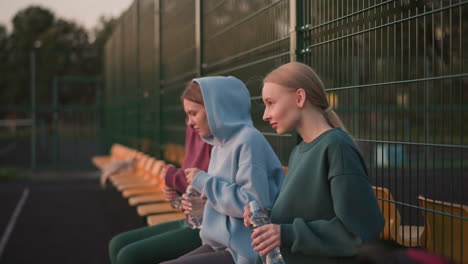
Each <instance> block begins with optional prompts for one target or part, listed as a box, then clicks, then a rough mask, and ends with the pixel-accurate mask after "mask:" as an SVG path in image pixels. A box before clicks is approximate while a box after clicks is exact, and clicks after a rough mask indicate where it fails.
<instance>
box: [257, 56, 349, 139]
mask: <svg viewBox="0 0 468 264" xmlns="http://www.w3.org/2000/svg"><path fill="white" fill-rule="evenodd" d="M263 83H275V84H279V85H282V86H285V87H287V88H288V89H290V90H294V91H296V90H297V89H300V88H302V89H304V90H305V92H306V96H307V100H308V101H309V102H310V103H311V104H312V105H313V106H315V107H317V108H318V109H319V110H321V112H322V114H323V116H324V117H325V119H326V120H327V122H328V123H329V124H330V126H331V127H339V128H341V129H343V130H344V131H346V132H347V130H346V127H345V126H344V124H343V122H342V121H341V119H340V117H339V116H338V115H337V114H336V113H335V111H334V110H333V109H332V107H331V105H330V103H329V102H328V99H327V95H326V93H325V86H324V85H323V82H322V80H321V79H320V77H319V76H318V75H317V73H315V71H314V70H313V69H312V68H310V67H309V66H307V65H305V64H303V63H300V62H290V63H287V64H284V65H282V66H280V67H278V68H276V69H275V70H273V71H272V72H270V73H269V74H268V75H267V76H266V77H265V78H264V79H263Z"/></svg>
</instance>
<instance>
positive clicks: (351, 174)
mask: <svg viewBox="0 0 468 264" xmlns="http://www.w3.org/2000/svg"><path fill="white" fill-rule="evenodd" d="M262 97H263V101H264V103H265V106H266V108H265V113H264V115H263V120H265V121H267V122H269V123H270V125H271V126H272V127H273V129H275V130H276V132H277V133H278V134H283V133H285V132H287V131H296V132H297V133H299V134H300V136H301V137H302V139H303V141H302V142H301V143H300V144H299V145H297V146H296V147H295V148H294V150H293V152H292V153H291V156H290V160H289V164H288V165H289V173H288V175H287V177H286V178H285V181H284V183H283V186H282V188H281V190H280V193H279V195H278V197H277V199H276V201H275V203H274V204H273V207H272V208H271V212H270V216H271V220H272V223H273V224H269V225H265V226H261V227H259V228H256V229H255V230H254V231H253V233H252V246H253V247H254V250H255V251H257V252H259V253H260V254H261V255H265V254H266V253H268V252H270V251H271V250H272V249H274V248H275V247H280V249H281V252H282V254H283V258H284V260H285V262H286V263H288V264H291V263H355V258H354V256H355V255H356V252H357V248H358V247H359V246H360V245H361V244H362V243H366V242H369V241H373V240H377V239H378V236H379V233H380V232H381V231H382V229H383V227H384V221H385V220H384V218H383V216H382V214H381V212H380V209H379V206H378V204H377V200H376V197H375V195H374V192H373V191H372V188H371V184H370V182H369V177H368V173H367V169H366V165H365V163H364V160H363V158H362V156H361V154H360V152H359V150H358V148H357V147H356V145H355V143H354V141H353V139H352V138H351V137H350V136H349V135H348V133H347V131H346V129H345V127H344V125H343V123H342V122H341V120H340V118H339V117H338V116H337V114H336V113H335V112H334V111H333V109H332V107H331V105H330V104H329V102H328V100H327V96H326V93H325V89H324V85H323V83H322V81H321V80H320V78H319V76H318V75H317V74H316V73H315V72H314V70H312V69H311V68H310V67H309V66H307V65H305V64H302V63H297V62H293V63H288V64H285V65H283V66H281V67H279V68H277V69H276V70H274V71H272V72H271V73H270V74H268V75H267V76H266V78H265V79H264V80H263V90H262ZM249 218H250V210H249V208H248V206H246V207H245V208H244V224H245V225H246V226H249Z"/></svg>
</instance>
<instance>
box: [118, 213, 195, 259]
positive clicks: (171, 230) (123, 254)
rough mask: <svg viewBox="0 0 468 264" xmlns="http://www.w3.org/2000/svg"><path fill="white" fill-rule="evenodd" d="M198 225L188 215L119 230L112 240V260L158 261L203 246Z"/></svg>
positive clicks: (173, 257) (172, 257)
mask: <svg viewBox="0 0 468 264" xmlns="http://www.w3.org/2000/svg"><path fill="white" fill-rule="evenodd" d="M198 233H199V230H198V229H191V228H190V227H189V226H188V225H187V223H186V221H185V219H184V220H177V221H173V222H168V223H164V224H160V225H156V226H149V227H143V228H139V229H135V230H131V231H127V232H124V233H121V234H118V235H117V236H115V237H114V238H112V240H111V241H110V243H109V255H110V259H111V263H112V264H135V263H138V264H155V263H159V262H161V261H165V260H170V259H175V258H178V257H180V256H182V255H184V254H186V253H188V252H190V251H192V250H194V249H196V248H198V247H200V246H201V244H202V243H201V240H200V236H199V234H198Z"/></svg>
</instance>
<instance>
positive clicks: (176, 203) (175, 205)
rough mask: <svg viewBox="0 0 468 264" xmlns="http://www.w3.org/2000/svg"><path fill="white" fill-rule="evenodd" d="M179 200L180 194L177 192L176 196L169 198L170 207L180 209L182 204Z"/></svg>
mask: <svg viewBox="0 0 468 264" xmlns="http://www.w3.org/2000/svg"><path fill="white" fill-rule="evenodd" d="M181 201H182V196H180V195H179V194H177V196H176V197H175V198H174V199H172V200H171V202H170V203H171V207H172V208H174V209H179V210H180V209H182V204H181Z"/></svg>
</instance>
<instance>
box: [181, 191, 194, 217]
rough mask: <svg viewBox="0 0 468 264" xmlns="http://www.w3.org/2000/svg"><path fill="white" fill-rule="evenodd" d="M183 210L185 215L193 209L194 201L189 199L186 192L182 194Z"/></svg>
mask: <svg viewBox="0 0 468 264" xmlns="http://www.w3.org/2000/svg"><path fill="white" fill-rule="evenodd" d="M181 204H182V211H184V214H185V215H189V214H190V212H191V211H192V203H191V202H189V201H188V197H187V195H186V194H185V193H184V194H182V201H181Z"/></svg>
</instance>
